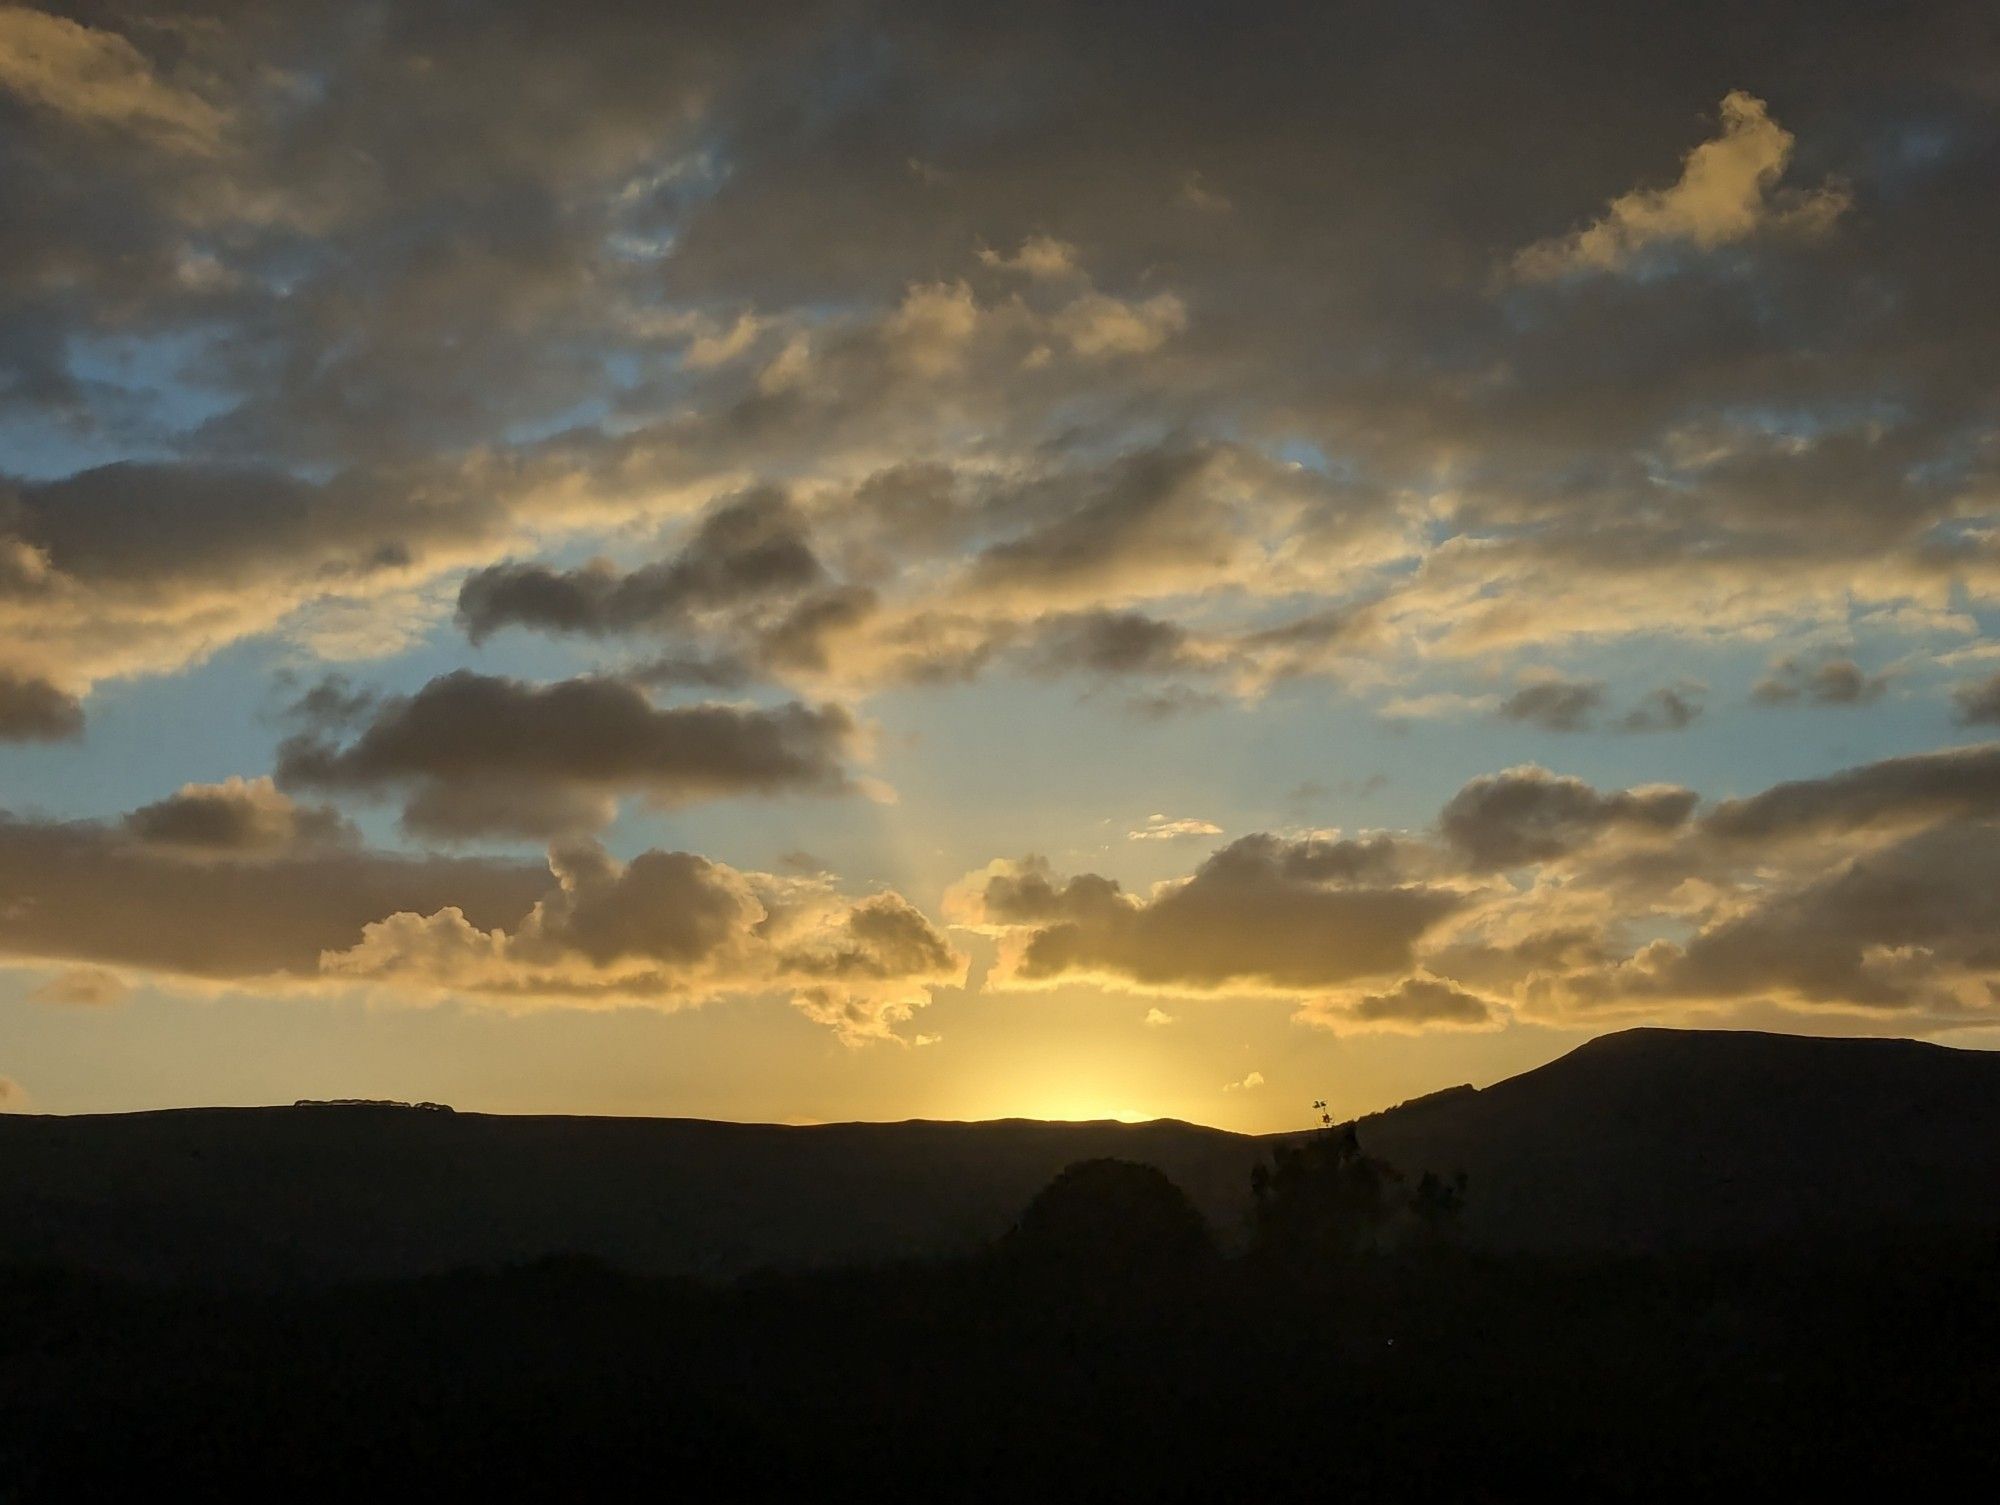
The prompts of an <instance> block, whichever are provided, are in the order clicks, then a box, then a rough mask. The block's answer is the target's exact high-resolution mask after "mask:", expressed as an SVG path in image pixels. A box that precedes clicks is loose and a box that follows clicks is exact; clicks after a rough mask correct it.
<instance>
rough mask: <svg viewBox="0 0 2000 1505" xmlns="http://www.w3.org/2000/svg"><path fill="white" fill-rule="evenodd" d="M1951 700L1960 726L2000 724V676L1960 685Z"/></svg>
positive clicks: (1994, 675) (1990, 676)
mask: <svg viewBox="0 0 2000 1505" xmlns="http://www.w3.org/2000/svg"><path fill="white" fill-rule="evenodd" d="M1951 699H1952V705H1953V707H1954V708H1955V709H1956V711H1957V714H1958V723H1959V725H1960V726H1987V725H1991V724H1993V723H1995V722H2000V674H1992V675H1989V676H1987V677H1986V678H1985V679H1981V680H1974V681H1972V682H1971V683H1968V684H1962V685H1960V686H1959V687H1958V688H1957V689H1955V690H1953V691H1952V692H1951Z"/></svg>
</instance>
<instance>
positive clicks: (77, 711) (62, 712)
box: [0, 669, 83, 742]
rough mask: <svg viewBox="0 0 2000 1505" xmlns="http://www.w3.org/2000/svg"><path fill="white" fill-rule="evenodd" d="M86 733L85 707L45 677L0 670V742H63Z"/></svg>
mask: <svg viewBox="0 0 2000 1505" xmlns="http://www.w3.org/2000/svg"><path fill="white" fill-rule="evenodd" d="M82 733H83V706H82V704H81V703H80V702H79V701H78V700H77V699H76V697H75V696H73V695H66V694H64V693H63V692H62V691H61V690H59V689H57V688H56V687H55V686H54V685H52V684H50V683H49V682H48V681H47V680H45V679H34V678H26V677H23V676H20V675H16V674H10V673H8V672H7V671H6V670H4V669H0V742H61V741H66V740H68V739H70V738H72V737H78V736H81V735H82Z"/></svg>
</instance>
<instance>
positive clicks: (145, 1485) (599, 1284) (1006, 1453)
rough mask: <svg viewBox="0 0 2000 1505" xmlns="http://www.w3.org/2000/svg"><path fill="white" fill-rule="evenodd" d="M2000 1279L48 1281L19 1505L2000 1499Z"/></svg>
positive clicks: (1783, 1265)
mask: <svg viewBox="0 0 2000 1505" xmlns="http://www.w3.org/2000/svg"><path fill="white" fill-rule="evenodd" d="M1996 1282H2000V1250H1996V1245H1995V1243H1994V1241H1993V1240H1992V1239H1990V1238H1986V1239H1977V1238H1967V1239H1963V1240H1958V1241H1953V1240H1948V1239H1942V1238H1934V1239H1929V1240H1911V1241H1895V1240H1889V1241H1884V1242H1881V1243H1878V1244H1877V1245H1876V1246H1874V1247H1872V1248H1867V1249H1861V1248H1852V1247H1848V1248H1813V1249H1803V1250H1767V1251H1763V1252H1761V1253H1758V1254H1754V1255H1751V1254H1742V1255H1734V1256H1728V1257H1720V1256H1709V1257H1695V1256H1681V1257H1676V1258H1647V1259H1627V1258H1618V1257H1603V1258H1595V1259H1587V1260H1579V1259H1572V1258H1552V1257H1547V1256H1527V1255H1516V1256H1508V1257H1488V1256H1472V1255H1466V1254H1464V1253H1462V1252H1461V1253H1453V1252H1450V1251H1433V1252H1429V1253H1422V1254H1401V1255H1387V1256H1381V1257H1373V1258H1367V1259H1362V1260H1359V1261H1355V1262H1351V1263H1347V1264H1344V1265H1341V1266H1339V1267H1337V1268H1330V1269H1328V1270H1325V1271H1322V1272H1320V1273H1318V1274H1317V1275H1311V1276H1305V1275H1300V1274H1297V1273H1295V1272H1287V1271H1281V1270H1273V1269H1271V1268H1268V1267H1263V1266H1260V1265H1258V1264H1256V1263H1254V1262H1246V1261H1217V1262H1214V1263H1209V1264H1201V1263H1196V1264H1194V1265H1191V1266H1187V1267H1179V1268H1173V1267H1170V1268H1167V1269H1164V1270H1158V1271H1153V1272H1151V1273H1150V1274H1146V1275H1142V1276H1138V1277H1134V1276H1133V1275H1132V1274H1130V1273H1129V1272H1121V1271H1115V1270H1114V1271H1109V1272H1103V1273H1101V1274H1095V1275H1093V1274H1089V1273H1087V1272H1086V1273H1083V1274H1078V1273H1077V1272H1073V1271H1070V1272H1066V1271H1060V1270H1058V1271H1050V1270H1045V1269H1038V1268H1035V1267H1032V1266H1030V1267H1022V1266H1020V1265H1018V1264H1016V1263H1014V1262H1011V1261H1010V1260H1009V1259H1007V1258H1006V1257H1005V1256H1004V1255H994V1256H990V1257H985V1258H967V1259H962V1260H955V1261H947V1262H934V1263H923V1264H915V1265H883V1266H877V1267H873V1268H868V1269H859V1270H850V1271H842V1272H819V1273H806V1274H793V1275H785V1276H775V1277H770V1278H766V1279H753V1280H748V1281H744V1282H740V1283H737V1284H735V1285H732V1286H728V1287H705V1286H702V1285H698V1284H694V1283H690V1282H685V1281H679V1280H672V1279H662V1278H642V1277H632V1276H626V1275H620V1274H617V1273H615V1272H612V1271H609V1270H606V1269H604V1268H601V1267H598V1266H595V1265H592V1264H589V1263H585V1262H574V1261H553V1262H547V1263H543V1264H540V1265H536V1266H531V1267H526V1268H519V1269H513V1270H507V1271H500V1272H491V1273H461V1274H456V1275H449V1276H440V1277H432V1278H427V1279H421V1280H414V1281H403V1282H395V1283H386V1284H369V1285H358V1286H352V1287H344V1288H338V1289H330V1290H317V1291H311V1292H292V1293H267V1294H262V1295H253V1294H235V1295H228V1294H216V1293H207V1294H200V1293H192V1292H186V1291H181V1292H170V1291H163V1290H160V1289H157V1288H145V1287H136V1286H131V1285H125V1284H115V1283H105V1282H102V1281H100V1280H97V1279H93V1278H79V1277H76V1276H71V1275H62V1274H50V1273H34V1272H26V1271H17V1272H13V1273H11V1274H8V1275H6V1276H5V1278H4V1280H0V1307H4V1310H5V1313H6V1320H5V1323H4V1326H0V1499H7V1500H20V1501H30V1500H32V1501H41V1500H52V1501H67V1500H89V1499H118V1500H129V1499H133V1498H144V1497H147V1496H158V1497H164V1498H168V1499H177V1498H211V1499H234V1498H259V1499H271V1498H342V1499H369V1498H393V1499H401V1498H416V1497H428V1498H443V1499H480V1498H502V1499H513V1498H527V1497H540V1498H559V1499H594V1498H627V1497H636V1496H637V1495H639V1494H640V1493H641V1492H643V1493H644V1494H646V1495H647V1496H651V1497H661V1498H688V1499H732V1498H775V1497H778V1496H780V1495H783V1496H784V1497H787V1498H802V1499H840V1498H862V1497H867V1498H874V1499H903V1498H921V1499H968V1500H1048V1499H1067V1498H1085V1499H1103V1500H1151V1499H1168V1500H1173V1499H1181V1500H1237V1499H1241V1500H1255V1499H1363V1500H1382V1499H1405V1500H1424V1499H1522V1500H1529V1499H1533V1500H1548V1499H1588V1500H1619V1499H1667V1498H1677V1499H1689V1498H1697V1499H1699V1498H1716V1497H1718V1496H1720V1497H1722V1498H1733V1497H1739V1496H1742V1495H1747V1494H1749V1493H1750V1492H1752V1491H1756V1492H1758V1493H1760V1494H1761V1493H1764V1492H1766V1491H1769V1492H1771V1498H1779V1497H1780V1492H1782V1494H1783V1496H1784V1497H1797V1492H1798V1491H1800V1490H1814V1491H1826V1492H1828V1497H1834V1498H1841V1497H1848V1496H1847V1495H1846V1494H1845V1491H1851V1490H1854V1489H1864V1490H1867V1491H1870V1492H1871V1493H1873V1492H1879V1494H1878V1497H1882V1498H1905V1499H1907V1498H1916V1497H1921V1496H1920V1495H1919V1493H1918V1492H1919V1491H1925V1490H1929V1489H1934V1488H1935V1489H1943V1488H1945V1487H1947V1486H1951V1487H1953V1488H1955V1489H1965V1488H1976V1489H1979V1490H1981V1491H1983V1490H1984V1489H1985V1488H1986V1487H1987V1485H1988V1484H1990V1481H1991V1480H1992V1479H1993V1478H1994V1477H1995V1474H1994V1470H1995V1469H1996V1467H2000V1443H1996V1428H1995V1424H1994V1419H1995V1417H1996V1415H2000V1410H1996V1408H2000V1303H1996V1296H1995V1291H1996ZM1954 1481H1961V1482H1957V1483H1954ZM1971 1481H1985V1482H1984V1483H1973V1482H1971ZM1806 1497H1807V1498H1811V1496H1810V1495H1808V1496H1806ZM1864 1497H1865V1496H1864ZM1951 1497H1952V1498H1961V1497H1962V1496H1958V1495H1953V1496H1951Z"/></svg>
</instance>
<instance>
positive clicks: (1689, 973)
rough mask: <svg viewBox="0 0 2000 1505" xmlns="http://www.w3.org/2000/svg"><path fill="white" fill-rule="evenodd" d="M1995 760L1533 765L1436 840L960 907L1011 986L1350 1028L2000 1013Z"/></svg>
mask: <svg viewBox="0 0 2000 1505" xmlns="http://www.w3.org/2000/svg"><path fill="white" fill-rule="evenodd" d="M1995 758H1996V749H1995V748H1993V747H1980V748H1957V749H1945V750H1941V751H1939V752H1935V753H1928V754H1922V755H1917V756H1914V757H1907V758H1898V759H1888V760H1884V761H1882V762H1878V763H1872V764H1864V765H1861V766H1859V767H1856V768H1851V769H1847V770H1843V771H1841V772H1839V773H1835V774H1831V775H1828V776H1825V777H1823V778H1818V779H1808V780H1799V781H1795V782H1793V783H1789V784H1779V785H1775V786H1772V787H1771V788H1769V789H1766V790H1764V791H1762V792H1760V793H1758V794H1755V795H1752V796H1749V797H1746V798H1743V799H1735V800H1724V801H1721V802H1719V803H1717V804H1714V805H1710V806H1707V807H1702V806H1701V804H1700V802H1699V800H1698V799H1697V797H1696V796H1695V795H1694V794H1693V792H1692V791H1689V790H1685V789H1677V788H1671V787H1665V786H1649V787H1640V788H1635V789H1628V790H1618V791H1611V792H1601V791H1598V790H1596V789H1594V788H1592V787H1591V786H1590V785H1588V784H1586V783H1584V782H1583V781H1582V780H1580V779H1575V778H1571V777H1566V776H1561V775H1556V774H1552V773H1548V772H1546V771H1545V770H1541V769H1534V768H1528V769H1514V770H1509V771H1507V772H1505V773H1501V774H1493V775H1486V776H1483V777H1481V778H1477V779H1474V780H1472V781H1471V782H1469V783H1468V784H1467V785H1466V786H1465V787H1464V788H1463V789H1461V790H1460V791H1459V793H1458V794H1457V795H1455V796H1454V797H1453V798H1452V799H1451V800H1448V801H1447V802H1446V804H1445V806H1444V808H1443V809H1442V810H1441V811H1440V814H1439V817H1438V820H1437V823H1436V829H1435V833H1434V834H1425V833H1386V832H1384V833H1374V834H1372V835H1369V836H1367V837H1361V838H1339V837H1333V838H1317V837H1315V838H1307V839H1303V840H1298V839H1292V838H1287V837H1282V836H1278V835H1275V834H1271V833H1260V834H1257V835H1253V836H1247V837H1243V838H1240V839H1239V840H1237V841H1235V842H1233V843H1231V844H1230V845H1229V846H1227V847H1225V848H1223V849H1222V850H1221V851H1219V852H1217V853H1215V854H1214V855H1213V856H1212V857H1210V858H1209V859H1208V860H1207V861H1205V862H1204V863H1202V864H1201V866H1200V867H1198V868H1197V869H1196V870H1195V872H1194V873H1192V874H1190V875H1189V876H1188V877H1186V878H1182V879H1177V880H1173V881H1170V882H1167V883H1163V884H1160V885H1158V886H1156V887H1155V888H1154V889H1153V890H1151V892H1150V893H1149V894H1145V895H1135V894H1130V893H1127V892H1126V891H1125V890H1124V889H1123V888H1122V886H1121V885H1120V884H1118V883H1117V882H1116V881H1114V880H1112V879H1110V878H1106V877H1103V876H1100V875H1096V874H1080V875H1077V876H1074V877H1062V876H1060V875H1058V874H1056V873H1055V872H1054V871H1053V870H1052V869H1051V868H1050V866H1049V865H1048V864H1047V863H1046V862H1045V861H1042V860H1040V859H1036V858H1029V859H1024V860H1021V861H1012V862H1009V861H1001V862H995V863H992V864H989V865H988V867H986V868H985V869H983V870H981V871H980V872H977V873H974V874H972V875H970V876H969V877H968V878H967V879H965V880H964V881H962V882H961V883H960V884H958V885H956V886H955V887H954V888H953V889H952V890H951V891H950V892H949V893H948V894H947V896H946V915H947V917H948V918H950V919H951V920H952V921H953V922H954V923H958V924H961V925H966V926H969V927H972V928H975V929H979V930H982V931H985V932H986V933H988V934H991V935H993V936H995V937H996V938H997V939H998V942H999V952H1000V959H999V964H998V966H997V967H996V969H995V971H994V973H993V976H992V979H991V980H992V984H993V986H995V987H996V988H999V989H1003V990H1004V989H1007V988H1016V987H1040V986H1048V985H1051V984H1053V983H1054V982H1056V981H1060V980H1072V981H1084V982H1094V983H1097V984H1099V985H1100V986H1106V987H1114V988H1124V989H1132V990H1137V991H1142V992H1146V991H1150V992H1166V993H1205V992H1211V993H1212V992H1220V993H1228V994H1232V995H1236V996H1245V997H1256V996H1284V997H1289V998H1291V999H1292V1000H1293V1001H1294V1002H1295V1004H1296V1006H1297V1011H1298V1012H1297V1017H1298V1018H1299V1019H1300V1020H1301V1021H1302V1022H1305V1023H1308V1024H1313V1025H1317V1026H1321V1027H1324V1028H1328V1029H1332V1030H1336V1031H1342V1032H1356V1031H1371V1030H1372V1031H1379V1030H1391V1031H1410V1032H1417V1031H1425V1030H1432V1029H1483V1028H1496V1027H1499V1026H1500V1025H1501V1024H1503V1023H1505V1022H1506V1021H1507V1020H1508V1019H1509V1018H1515V1017H1519V1018H1526V1019H1532V1020H1537V1021H1541V1022H1547V1023H1555V1024H1560V1025H1564V1026H1574V1025H1576V1024H1579V1023H1602V1022H1603V1021H1605V1020H1607V1019H1613V1018H1616V1019H1620V1020H1638V1019H1651V1020H1657V1021H1661V1022H1679V1023H1688V1022H1699V1021H1709V1022H1727V1021H1729V1020H1731V1019H1741V1018H1744V1017H1748V1016H1749V1015H1750V1014H1751V1013H1754V1012H1755V1011H1757V1010H1763V1011H1765V1014H1764V1017H1769V1012H1770V1011H1773V1010H1776V1011H1781V1012H1782V1011H1791V1012H1803V1013H1820V1014H1824V1015H1837V1016H1848V1017H1852V1018H1857V1019H1871V1018H1872V1019H1880V1018H1883V1017H1887V1016H1894V1017H1896V1018H1897V1019H1898V1020H1899V1021H1900V1022H1899V1027H1901V1028H1905V1029H1942V1028H1950V1027H1954V1026H1958V1025H1966V1024H1976V1023H1991V1022H1992V1021H1993V1020H1995V1019H1996V1018H2000V947H1996V946H1995V945H1994V943H1993V940H1992V936H1993V935H1994V933H1995V928H1996V916H1995V914H1994V913H1993V912H1992V911H1993V908H1994V900H1993V898H1992V896H1993V894H1994V893H1996V892H2000V884H1996V883H1994V882H1992V881H1989V878H1988V870H1989V869H1993V870H1995V872H1996V873H1997V874H2000V802H1996V799H1995V798H1994V797H1993V796H1994V795H1995V793H1996V790H2000V780H1996V779H1995V778H1994V777H1993V769H1994V768H1995V767H1996V766H2000V764H1996V762H1995ZM1496 869H1502V870H1505V872H1506V874H1507V876H1506V877H1505V878H1504V879H1496V878H1495V877H1494V876H1492V875H1493V874H1494V872H1495V870H1496ZM1364 911H1372V912H1370V913H1368V915H1367V918H1366V919H1365V920H1360V919H1359V916H1360V915H1361V914H1362V913H1363V912H1364ZM1357 921H1358V926H1357V923H1356V922H1357ZM1363 927H1365V934H1361V933H1358V929H1360V928H1363Z"/></svg>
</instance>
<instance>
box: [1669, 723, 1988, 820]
mask: <svg viewBox="0 0 2000 1505" xmlns="http://www.w3.org/2000/svg"><path fill="white" fill-rule="evenodd" d="M1996 812H2000V743H1990V742H1989V743H1984V744H1981V745H1979V746H1976V747H1954V748H1945V749H1942V750H1940V751H1938V752H1928V753H1913V754H1910V755H1909V756H1907V757H1900V758H1885V759H1883V760H1882V761H1881V762H1878V763H1866V764H1863V765H1861V766H1860V767H1858V768H1850V769H1846V770H1844V771H1842V772H1840V773H1836V774H1830V775H1828V776H1827V777H1825V778H1819V779H1796V780H1792V781H1790V782H1788V783H1783V784H1775V785H1773V786H1772V787H1771V788H1769V789H1766V790H1764V791H1762V792H1761V793H1758V794H1753V795H1750V796H1748V797H1746V798H1743V799H1734V800H1724V801H1723V802H1722V803H1721V804H1719V805H1717V806H1716V807H1715V809H1714V810H1712V811H1711V812H1710V813H1709V814H1708V815H1707V816H1706V817H1705V818H1704V819H1703V821H1702V828H1703V829H1704V830H1705V831H1707V832H1709V833H1710V834H1712V835H1715V836H1719V837H1724V838H1727V839H1729V840H1732V841H1764V842H1769V841H1774V840H1787V839H1801V838H1821V837H1827V836H1833V835H1839V834H1841V833H1846V832H1856V831H1868V830H1873V829H1886V830H1894V829H1895V828H1897V827H1899V826H1901V827H1909V826H1913V825H1920V824H1926V823H1928V822H1931V821H1937V820H1950V819H1984V818H1986V817H1987V816H1990V815H1992V814H1994V813H1996Z"/></svg>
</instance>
